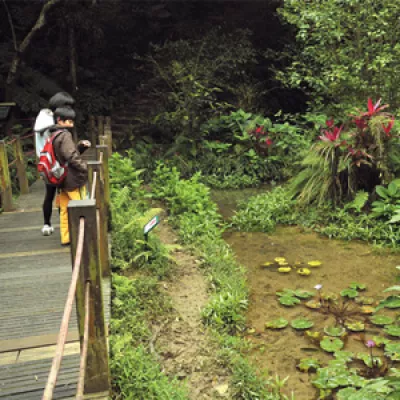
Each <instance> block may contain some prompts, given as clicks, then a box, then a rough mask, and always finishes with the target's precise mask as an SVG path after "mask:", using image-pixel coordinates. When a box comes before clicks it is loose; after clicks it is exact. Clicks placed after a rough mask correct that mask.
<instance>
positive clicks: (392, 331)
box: [383, 325, 400, 337]
mask: <svg viewBox="0 0 400 400" xmlns="http://www.w3.org/2000/svg"><path fill="white" fill-rule="evenodd" d="M383 331H384V332H385V333H387V334H388V335H390V336H395V337H400V326H396V325H388V326H386V327H385V329H384V330H383Z"/></svg>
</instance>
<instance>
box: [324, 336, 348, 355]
mask: <svg viewBox="0 0 400 400" xmlns="http://www.w3.org/2000/svg"><path fill="white" fill-rule="evenodd" d="M320 346H321V348H322V349H323V350H325V351H327V352H328V353H334V352H335V351H338V350H341V349H342V348H343V346H344V343H343V342H342V341H341V340H340V339H338V338H332V337H329V336H325V337H324V338H323V339H322V340H321V342H320Z"/></svg>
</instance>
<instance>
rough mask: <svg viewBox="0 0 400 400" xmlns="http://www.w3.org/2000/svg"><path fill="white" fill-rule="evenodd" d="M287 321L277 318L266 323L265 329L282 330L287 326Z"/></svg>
mask: <svg viewBox="0 0 400 400" xmlns="http://www.w3.org/2000/svg"><path fill="white" fill-rule="evenodd" d="M288 323H289V322H288V321H287V320H286V319H285V318H277V319H274V320H272V321H269V322H266V323H265V327H266V328H267V329H283V328H285V327H286V326H287V325H288Z"/></svg>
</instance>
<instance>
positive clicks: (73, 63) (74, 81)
mask: <svg viewBox="0 0 400 400" xmlns="http://www.w3.org/2000/svg"><path fill="white" fill-rule="evenodd" d="M68 50H69V73H70V77H71V85H72V88H71V89H72V94H73V95H74V94H75V93H76V92H77V90H78V76H77V58H76V41H75V27H74V26H73V25H72V24H70V25H69V26H68Z"/></svg>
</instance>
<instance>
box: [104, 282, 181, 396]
mask: <svg viewBox="0 0 400 400" xmlns="http://www.w3.org/2000/svg"><path fill="white" fill-rule="evenodd" d="M113 290H114V299H113V319H112V320H111V332H112V334H111V336H110V346H111V355H112V357H111V371H112V383H113V388H114V393H115V398H117V399H118V398H121V399H127V400H130V399H132V400H136V399H138V400H149V399H154V400H159V399H161V400H170V399H171V400H187V399H188V397H187V393H186V390H185V389H184V388H182V387H181V386H180V384H179V382H177V380H176V379H172V380H171V379H169V378H168V377H167V376H165V375H164V374H163V373H162V372H161V368H160V366H159V364H158V363H157V362H156V361H155V360H154V357H153V355H151V354H150V352H149V349H148V347H147V343H148V341H149V339H150V330H149V327H148V324H149V322H150V321H152V320H154V319H157V318H158V317H159V316H160V315H162V314H165V313H166V312H167V311H169V310H170V306H169V304H168V301H167V299H166V298H165V297H164V296H163V295H162V294H161V293H160V292H159V290H158V284H157V280H156V279H154V278H141V279H136V280H131V279H129V278H126V277H123V276H118V275H114V276H113Z"/></svg>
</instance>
